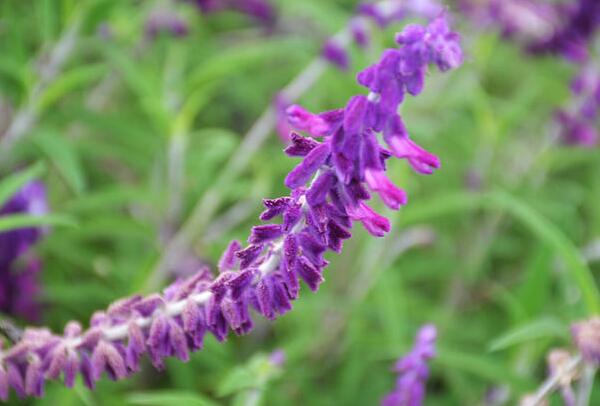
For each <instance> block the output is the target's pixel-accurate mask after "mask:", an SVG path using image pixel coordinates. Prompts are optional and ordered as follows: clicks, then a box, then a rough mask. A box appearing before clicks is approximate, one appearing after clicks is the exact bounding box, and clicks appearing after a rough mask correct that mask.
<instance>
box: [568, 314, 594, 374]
mask: <svg viewBox="0 0 600 406" xmlns="http://www.w3.org/2000/svg"><path fill="white" fill-rule="evenodd" d="M571 336H572V337H573V342H574V343H575V346H576V347H577V349H579V351H580V352H581V355H582V356H583V359H584V360H586V361H587V362H589V363H591V364H593V365H600V317H592V318H591V319H588V320H582V321H579V322H577V323H574V324H573V325H572V326H571Z"/></svg>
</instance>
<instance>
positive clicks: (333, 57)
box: [321, 39, 350, 70]
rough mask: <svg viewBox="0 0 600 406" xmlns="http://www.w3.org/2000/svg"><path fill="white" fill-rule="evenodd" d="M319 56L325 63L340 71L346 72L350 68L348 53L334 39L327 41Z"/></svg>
mask: <svg viewBox="0 0 600 406" xmlns="http://www.w3.org/2000/svg"><path fill="white" fill-rule="evenodd" d="M321 56H322V57H323V59H325V60H326V61H327V62H329V63H331V64H333V65H334V66H336V67H338V68H339V69H341V70H348V68H349V67H350V58H349V57H348V52H347V51H346V50H345V49H344V47H343V46H342V45H340V44H339V43H338V42H337V41H336V40H335V39H329V40H327V41H326V42H325V45H323V50H322V51H321Z"/></svg>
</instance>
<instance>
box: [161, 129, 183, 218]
mask: <svg viewBox="0 0 600 406" xmlns="http://www.w3.org/2000/svg"><path fill="white" fill-rule="evenodd" d="M186 147H187V136H186V135H184V134H175V135H173V136H172V137H171V138H170V142H169V147H168V148H169V150H168V152H167V182H168V184H167V190H168V193H169V203H168V207H167V213H166V218H165V222H166V223H167V225H168V227H174V226H175V225H176V224H177V222H178V221H179V216H180V214H181V208H182V206H183V189H184V172H185V171H184V167H185V150H186Z"/></svg>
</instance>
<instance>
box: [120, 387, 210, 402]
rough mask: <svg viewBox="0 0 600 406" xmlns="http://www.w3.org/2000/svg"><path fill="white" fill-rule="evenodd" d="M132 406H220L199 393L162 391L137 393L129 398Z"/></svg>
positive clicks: (128, 400)
mask: <svg viewBox="0 0 600 406" xmlns="http://www.w3.org/2000/svg"><path fill="white" fill-rule="evenodd" d="M127 402H128V403H129V404H131V405H142V406H184V405H185V406H218V405H219V404H218V403H216V402H215V401H213V400H210V399H208V398H206V397H204V396H201V395H199V394H197V393H193V392H186V391H176V390H161V391H152V392H136V393H133V394H131V395H129V396H128V397H127Z"/></svg>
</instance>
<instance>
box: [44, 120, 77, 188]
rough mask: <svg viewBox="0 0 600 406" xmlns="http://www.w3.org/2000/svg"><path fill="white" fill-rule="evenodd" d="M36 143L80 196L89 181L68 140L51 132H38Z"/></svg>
mask: <svg viewBox="0 0 600 406" xmlns="http://www.w3.org/2000/svg"><path fill="white" fill-rule="evenodd" d="M34 142H35V143H36V144H37V145H38V146H39V147H40V148H41V150H42V151H44V153H45V154H46V155H47V156H48V158H49V159H50V161H51V162H52V164H53V165H54V166H56V168H57V169H58V171H59V173H60V174H61V176H62V177H63V179H64V180H65V182H66V183H67V185H68V186H69V187H70V188H71V190H73V192H75V194H77V195H79V194H81V193H83V191H84V190H85V189H86V185H87V181H86V179H85V175H84V170H83V167H82V165H81V161H80V159H79V155H78V154H77V151H76V150H75V148H73V146H72V145H71V143H70V142H69V140H68V139H66V138H64V137H63V136H61V135H59V134H55V133H54V132H50V131H43V132H38V133H37V134H36V135H35V138H34Z"/></svg>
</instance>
